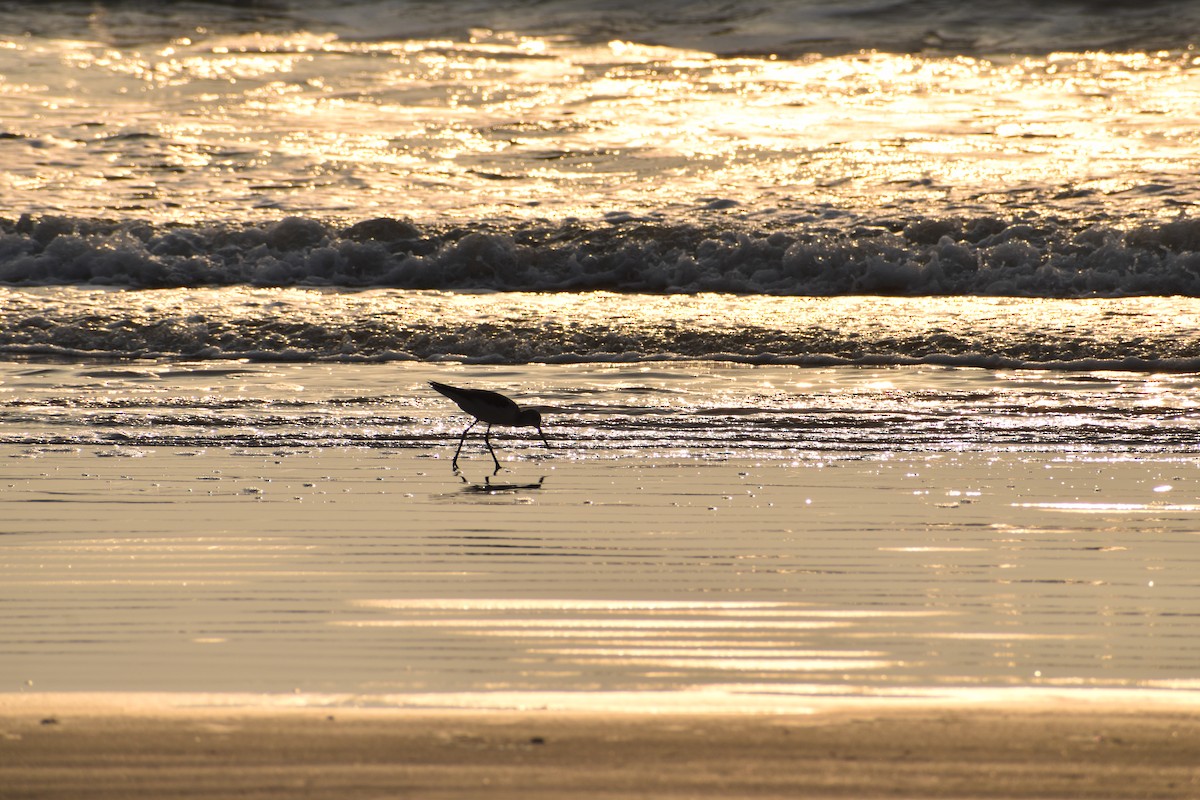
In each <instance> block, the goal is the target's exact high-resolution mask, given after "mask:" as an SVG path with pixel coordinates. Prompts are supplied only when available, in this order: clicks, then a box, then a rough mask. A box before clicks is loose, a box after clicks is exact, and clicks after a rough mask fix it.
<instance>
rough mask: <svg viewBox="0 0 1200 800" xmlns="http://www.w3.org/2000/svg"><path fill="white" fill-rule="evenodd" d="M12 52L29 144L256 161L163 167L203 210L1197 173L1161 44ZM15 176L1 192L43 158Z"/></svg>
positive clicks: (895, 198) (872, 194)
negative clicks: (834, 49) (978, 48)
mask: <svg viewBox="0 0 1200 800" xmlns="http://www.w3.org/2000/svg"><path fill="white" fill-rule="evenodd" d="M9 46H10V51H11V52H9V51H5V50H0V68H3V70H4V71H5V72H6V73H9V74H8V75H7V77H8V89H7V91H8V92H9V93H11V94H15V96H16V99H22V98H27V99H29V100H33V101H35V102H41V103H43V104H45V105H46V107H47V108H51V107H52V108H54V109H55V113H54V114H52V115H48V116H43V117H38V118H33V117H30V116H29V115H25V116H24V117H22V118H21V119H20V120H16V119H14V120H13V122H14V124H15V125H16V126H17V127H18V128H19V129H20V130H21V131H22V133H23V135H32V136H49V135H54V134H56V133H58V132H60V131H65V132H69V131H71V130H72V129H73V128H72V126H74V125H78V124H80V123H90V122H93V121H94V120H95V119H96V118H101V119H103V120H105V123H104V127H103V128H99V129H97V130H96V131H95V134H96V138H97V141H104V142H106V143H107V145H106V146H109V147H111V146H112V145H113V140H112V139H111V134H112V133H113V132H114V129H116V130H118V131H119V130H120V129H122V128H133V129H142V130H145V131H148V132H161V133H162V134H163V135H164V136H169V135H170V130H171V128H173V127H175V126H177V125H179V124H181V123H180V122H179V114H178V113H174V112H177V111H179V110H186V114H185V116H186V117H188V118H189V120H190V121H194V124H195V125H196V126H198V127H199V128H200V129H203V130H210V131H211V133H210V134H209V135H207V136H206V137H204V139H203V141H201V142H199V143H196V144H194V145H191V146H192V147H194V148H195V150H196V152H197V154H208V153H214V152H220V151H221V150H230V151H237V152H251V153H255V154H258V155H257V156H256V158H257V159H258V161H257V162H256V163H255V164H254V168H253V169H252V170H250V171H249V172H246V171H240V172H238V171H230V172H226V173H221V172H215V171H212V172H205V173H203V174H199V175H197V174H192V175H186V174H170V173H168V174H166V175H163V176H162V178H163V180H165V181H167V182H169V183H171V184H172V185H173V188H172V191H173V192H174V193H175V194H176V195H178V194H180V193H182V195H183V196H184V197H187V198H199V197H201V196H203V197H204V202H196V203H193V204H191V205H192V206H193V208H192V209H191V211H189V212H188V213H189V214H190V215H195V216H204V215H206V214H228V213H229V212H230V211H231V210H233V209H235V208H238V207H237V206H235V205H234V203H240V204H241V206H242V207H241V208H238V210H239V211H240V212H242V213H244V205H245V198H246V194H247V192H246V189H247V185H246V184H247V182H249V183H252V184H254V185H274V186H275V188H274V189H272V190H270V193H269V194H268V196H267V197H264V198H262V199H261V201H260V202H262V203H263V204H264V207H268V206H270V205H272V202H271V200H270V199H269V198H270V197H287V198H289V200H290V201H291V202H293V203H298V204H303V205H306V206H310V208H308V209H307V210H309V211H312V212H319V211H322V210H324V211H338V212H350V211H351V210H353V211H354V213H356V214H357V215H358V216H363V215H365V214H368V213H370V211H369V209H371V208H372V207H373V208H377V209H380V210H383V209H386V210H387V211H388V213H391V214H394V215H401V214H405V213H408V214H411V215H414V216H416V215H418V214H419V215H421V216H423V217H428V216H429V215H430V214H431V213H439V214H444V215H447V216H454V215H455V213H456V209H461V208H462V207H463V203H464V197H465V198H469V200H470V205H471V206H472V210H471V213H472V214H477V213H478V212H479V211H480V210H482V209H487V208H489V207H490V208H493V209H495V210H496V211H497V212H500V211H503V213H504V214H506V215H508V216H512V215H514V214H518V215H519V214H522V213H524V214H536V215H537V216H549V217H560V218H561V217H565V216H571V215H578V214H582V213H585V210H587V209H591V213H595V212H596V210H597V209H601V210H603V209H608V208H614V207H616V208H621V207H624V208H626V209H643V210H644V209H649V208H658V209H660V210H671V209H674V210H685V209H694V208H695V205H696V203H697V198H698V197H706V196H708V197H712V196H714V195H716V196H721V197H725V198H734V199H736V200H737V201H738V202H739V203H741V204H743V205H746V204H761V203H782V202H790V201H792V200H794V195H793V192H795V191H803V192H804V193H805V195H806V203H807V204H808V205H810V206H813V205H818V206H819V205H828V206H830V207H853V206H856V205H860V204H863V203H866V204H868V206H870V205H877V204H879V203H881V202H882V203H888V202H899V201H903V200H905V199H909V200H918V201H930V200H937V201H939V202H947V201H949V202H952V203H955V204H962V205H964V206H978V207H984V206H986V205H987V204H988V203H992V202H995V201H996V200H997V199H998V198H1002V197H1009V198H1011V194H1012V192H1013V190H1014V189H1015V188H1017V187H1019V186H1021V185H1027V186H1031V187H1039V186H1040V187H1047V186H1057V187H1058V191H1061V190H1062V189H1064V188H1065V189H1068V190H1071V191H1074V192H1077V193H1078V192H1082V193H1083V194H1077V195H1075V197H1076V199H1077V200H1078V201H1079V202H1087V200H1086V196H1087V193H1088V192H1098V193H1100V194H1101V195H1102V196H1103V195H1106V194H1111V193H1121V192H1125V191H1127V190H1129V189H1131V188H1136V187H1137V186H1139V185H1141V184H1143V183H1145V182H1147V181H1148V180H1151V179H1153V180H1165V179H1168V176H1169V175H1170V174H1172V173H1176V172H1180V171H1188V170H1191V171H1192V172H1194V171H1196V169H1197V168H1198V167H1200V156H1197V153H1198V152H1200V147H1198V146H1197V145H1198V144H1200V125H1197V124H1194V123H1196V122H1198V121H1200V119H1197V118H1196V117H1195V115H1194V114H1193V115H1188V116H1183V117H1179V116H1178V114H1179V109H1186V108H1195V107H1200V106H1198V104H1197V102H1196V100H1197V99H1198V98H1200V78H1198V77H1197V75H1198V74H1200V72H1198V71H1197V69H1196V65H1195V64H1193V63H1192V60H1191V57H1190V56H1180V55H1172V54H1160V55H1147V54H1142V55H1136V56H1135V55H1130V54H1113V53H1074V54H1072V53H1058V54H1052V55H1049V56H1044V57H1036V58H1032V57H1031V58H1019V59H1010V60H985V59H979V58H967V57H962V56H954V57H940V56H922V55H911V54H909V55H894V54H885V53H860V54H852V55H845V56H836V57H825V58H818V57H808V58H804V59H800V60H795V61H786V60H771V59H748V58H720V57H716V56H712V55H709V54H705V53H699V52H693V51H687V50H677V49H671V48H667V47H654V46H645V45H640V44H633V43H629V42H624V41H612V42H609V43H607V44H594V45H589V44H580V43H577V42H572V41H565V40H559V39H555V38H552V37H531V36H515V35H512V34H506V33H503V32H491V31H478V32H476V35H475V36H474V37H472V38H471V39H470V40H469V41H448V40H423V41H358V42H355V41H343V40H340V39H338V38H336V37H335V36H332V35H329V34H321V35H308V34H289V35H267V34H258V35H254V36H243V37H229V38H226V39H218V40H215V41H214V40H205V41H203V42H195V43H193V42H190V41H188V40H186V39H181V40H177V41H176V42H175V43H173V44H172V45H170V46H168V47H161V46H160V47H158V48H153V49H151V48H145V49H142V48H137V47H130V48H126V49H121V48H115V47H111V46H102V45H99V44H93V43H85V42H76V43H71V44H69V45H68V44H65V43H63V44H60V45H58V46H59V47H61V51H56V50H54V49H53V47H52V46H51V45H49V44H45V43H41V42H26V41H12V42H10V43H9ZM30 50H35V51H37V52H36V53H33V52H27V51H30ZM5 53H8V56H7V57H8V58H11V59H12V64H11V67H12V68H9V66H10V65H8V64H7V63H5V62H4V58H5ZM35 56H36V58H44V59H54V58H58V59H61V61H62V62H63V63H65V64H68V65H69V66H70V74H71V76H72V77H71V81H72V85H71V86H67V85H65V84H64V85H62V86H57V85H41V86H39V85H38V83H37V82H36V81H35V80H34V79H35V78H36V77H37V76H36V75H34V74H32V73H31V74H30V75H28V76H27V77H28V79H29V80H28V81H23V80H22V75H21V63H22V61H21V59H22V57H24V58H27V59H28V58H33V57H35ZM36 58H35V60H36ZM43 72H44V71H43ZM39 74H40V73H39ZM22 86H25V87H26V88H24V89H22V88H21V87H22ZM1016 98H1019V101H1018V100H1016ZM156 108H161V109H163V110H162V111H161V112H158V111H155V109H156ZM1168 111H1169V112H1170V114H1172V115H1174V116H1175V117H1176V120H1175V122H1173V123H1171V124H1169V125H1168V124H1166V123H1165V121H1164V113H1165V112H1168ZM168 112H170V113H168ZM43 125H49V126H50V127H48V128H45V129H40V127H39V126H43ZM67 138H71V137H67ZM166 144H169V145H170V144H178V146H180V147H183V148H185V149H186V148H187V147H188V146H189V145H187V144H186V143H183V142H180V143H174V142H169V143H166ZM128 145H129V146H130V148H131V149H129V150H128V154H127V157H125V156H123V157H125V159H126V160H129V161H130V162H131V164H130V166H131V167H133V168H136V169H140V170H144V171H146V172H148V173H153V172H155V169H154V163H155V162H153V161H151V160H149V159H150V158H151V154H150V153H148V152H142V151H140V150H138V149H136V148H135V145H136V140H135V141H131V142H129V143H128ZM195 163H196V162H195V161H193V162H192V164H193V166H194V165H195ZM10 166H11V167H12V169H11V170H10V171H11V172H12V173H13V174H14V178H13V183H12V186H13V187H18V186H20V185H21V184H20V181H21V180H24V181H26V182H27V181H29V180H30V179H31V177H32V176H33V175H36V174H39V173H40V169H41V168H39V167H36V166H35V165H33V164H29V165H22V164H19V163H14V164H12V165H10ZM96 168H97V170H102V169H103V168H104V164H103V162H102V161H101V162H97V165H96ZM215 168H216V164H213V165H209V166H208V169H209V170H214V169H215ZM318 171H323V172H325V173H326V174H328V175H331V176H334V177H336V178H338V180H330V181H327V182H326V183H324V184H323V186H322V193H321V196H320V197H315V196H303V195H302V194H300V193H301V192H305V191H307V188H308V187H306V186H302V185H292V186H287V185H286V184H285V181H284V179H285V177H286V178H296V177H298V176H301V175H312V174H313V173H315V172H318ZM664 178H669V180H664ZM104 188H105V191H106V192H120V191H121V190H122V189H123V187H121V186H108V185H106V186H105V187H104ZM1079 198H1083V199H1079ZM1066 199H1071V198H1066ZM111 202H112V201H111V200H109V203H110V204H111ZM146 210H147V211H148V212H151V211H154V210H155V209H154V207H152V206H150V207H147V209H146ZM159 210H160V211H162V212H164V213H165V212H166V209H159ZM297 210H303V209H299V208H298V209H297ZM180 213H181V212H180V211H179V210H178V209H177V210H175V211H173V212H171V214H172V215H173V216H174V217H175V218H178V215H179V214H180ZM460 213H461V212H460Z"/></svg>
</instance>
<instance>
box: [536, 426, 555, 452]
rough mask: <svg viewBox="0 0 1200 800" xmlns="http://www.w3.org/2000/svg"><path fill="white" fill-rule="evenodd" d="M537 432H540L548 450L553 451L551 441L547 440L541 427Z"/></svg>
mask: <svg viewBox="0 0 1200 800" xmlns="http://www.w3.org/2000/svg"><path fill="white" fill-rule="evenodd" d="M537 432H538V436H541V437H542V441H543V442H544V443H545V444H546V449H547V450H551V449H553V448H551V447H550V440H549V439H547V438H546V434H544V433H542V429H541V427H540V426H539V427H538V429H537Z"/></svg>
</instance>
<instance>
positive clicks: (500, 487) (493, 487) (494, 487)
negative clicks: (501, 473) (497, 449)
mask: <svg viewBox="0 0 1200 800" xmlns="http://www.w3.org/2000/svg"><path fill="white" fill-rule="evenodd" d="M456 474H457V475H458V477H459V480H461V481H462V482H463V483H464V484H465V485H464V486H463V488H462V490H463V491H464V492H468V493H481V494H496V493H498V492H517V491H521V490H524V489H541V488H542V485H543V484H544V483H545V481H546V476H545V475H543V476H542V477H540V478H538V479H537V481H536V482H534V483H500V482H495V483H493V482H492V476H490V475H489V476H487V477H485V478H484V479H483V483H472V482H471V481H469V480H467V476H466V475H463V474H462V473H461V472H457V473H456Z"/></svg>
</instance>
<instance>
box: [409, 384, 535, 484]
mask: <svg viewBox="0 0 1200 800" xmlns="http://www.w3.org/2000/svg"><path fill="white" fill-rule="evenodd" d="M429 385H430V386H432V387H433V388H434V389H436V390H437V391H438V392H441V393H442V394H444V395H446V397H449V398H450V399H451V400H453V401H454V402H455V403H458V407H459V408H461V409H462V410H463V411H465V412H467V413H468V414H470V415H471V416H472V417H474V418H475V421H474V422H472V423H471V424H470V425H468V426H467V429H466V430H465V431H463V432H462V436H461V437H460V438H459V440H458V449H457V450H455V451H454V460H453V461H451V462H450V464H451V466H453V467H454V468H455V469H458V454H459V453H461V452H462V448H463V443H464V442H466V441H467V434H468V433H470V432H471V429H472V428H474V427H475V426H476V425H478V424H479V423H481V422H484V423H487V430H485V431H484V432H483V443H484V444H486V445H487V449H488V452H489V453H491V454H492V461H494V462H495V464H496V472H499V471H500V459H498V458H496V451H495V450H493V449H492V442H491V439H490V438H488V437H489V434H490V433H491V432H492V426H493V425H514V426H516V427H534V428H537V432H538V435H539V436H541V437H542V441H543V442H545V443H546V448H547V449H549V448H550V442H549V441H548V440H547V439H546V434H544V433H542V415H541V414H539V413H538V412H537V411H535V410H534V409H532V408H527V409H522V408H521V407H520V406H518V405H517V404H516V403H514V402H513V401H512V400H509V399H508V398H507V397H505V396H504V395H502V394H500V393H499V392H489V391H487V390H486V389H463V388H460V387H458V386H447V385H446V384H444V383H438V382H437V381H430V382H429ZM493 474H495V473H493Z"/></svg>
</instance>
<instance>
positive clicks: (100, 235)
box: [0, 215, 1200, 298]
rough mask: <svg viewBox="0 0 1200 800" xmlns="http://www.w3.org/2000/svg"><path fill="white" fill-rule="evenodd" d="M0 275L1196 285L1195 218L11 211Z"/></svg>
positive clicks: (949, 286) (463, 285)
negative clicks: (342, 218) (113, 216)
mask: <svg viewBox="0 0 1200 800" xmlns="http://www.w3.org/2000/svg"><path fill="white" fill-rule="evenodd" d="M0 283H4V284H7V285H11V286H69V285H80V286H111V287H120V288H130V289H145V288H172V287H199V286H234V285H248V286H257V287H268V286H274V287H290V286H312V287H346V288H356V289H360V288H369V287H380V288H383V287H386V288H401V289H441V290H494V291H525V292H581V291H598V290H604V291H613V292H640V293H647V292H648V293H683V294H695V293H703V292H723V293H736V294H764V295H793V296H831V295H858V294H882V295H898V296H923V295H941V296H947V295H984V296H1017V297H1046V298H1082V297H1121V296H1137V295H1162V296H1168V295H1185V296H1200V220H1194V219H1188V218H1180V219H1178V220H1176V221H1173V222H1167V223H1163V224H1157V225H1143V226H1139V227H1135V228H1132V229H1130V230H1125V231H1122V230H1117V229H1113V228H1102V227H1088V228H1084V229H1076V228H1071V227H1064V226H1061V225H1056V224H1054V223H1052V222H1036V221H1034V222H1030V221H1012V220H1003V219H999V218H992V217H983V218H957V217H953V218H941V219H918V220H912V221H907V222H904V221H885V222H881V223H878V224H873V225H863V226H860V227H858V228H856V229H853V230H835V229H831V228H830V229H809V228H786V227H779V228H776V229H771V230H754V229H751V228H748V227H743V228H731V227H726V228H716V227H705V226H703V225H698V224H674V223H668V222H663V221H661V220H656V219H652V218H637V217H633V216H630V215H611V216H610V217H608V218H606V219H605V220H602V221H600V222H597V223H588V224H584V223H579V222H565V223H562V224H549V223H547V224H545V225H541V226H539V225H525V226H519V227H509V228H503V227H497V226H490V225H487V224H484V223H477V224H473V225H469V226H461V227H447V226H440V227H421V226H419V225H417V224H414V223H412V222H409V221H406V220H398V219H390V218H380V219H371V220H366V221H362V222H358V223H356V224H353V225H339V224H336V223H330V222H326V221H321V220H317V219H309V218H300V217H289V218H285V219H282V220H280V221H277V222H274V223H269V224H262V223H241V224H237V223H223V224H212V225H202V226H194V227H185V226H178V225H157V226H156V225H153V224H150V223H144V222H128V221H121V222H117V221H104V220H91V219H72V218H66V217H54V216H48V217H38V218H34V217H29V216H25V217H22V218H21V219H19V220H16V221H12V220H8V221H0Z"/></svg>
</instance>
